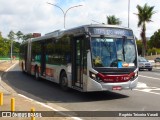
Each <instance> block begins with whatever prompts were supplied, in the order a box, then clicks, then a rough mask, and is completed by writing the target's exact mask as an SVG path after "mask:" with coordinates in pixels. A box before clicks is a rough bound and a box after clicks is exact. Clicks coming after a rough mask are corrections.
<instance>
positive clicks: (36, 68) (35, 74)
mask: <svg viewBox="0 0 160 120" xmlns="http://www.w3.org/2000/svg"><path fill="white" fill-rule="evenodd" d="M34 77H35V79H36V80H39V71H38V67H35V73H34Z"/></svg>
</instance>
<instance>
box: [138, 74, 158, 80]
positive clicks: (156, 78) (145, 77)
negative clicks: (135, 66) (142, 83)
mask: <svg viewBox="0 0 160 120" xmlns="http://www.w3.org/2000/svg"><path fill="white" fill-rule="evenodd" d="M139 76H140V77H145V78H151V79H155V80H160V78H155V77H149V76H144V75H139Z"/></svg>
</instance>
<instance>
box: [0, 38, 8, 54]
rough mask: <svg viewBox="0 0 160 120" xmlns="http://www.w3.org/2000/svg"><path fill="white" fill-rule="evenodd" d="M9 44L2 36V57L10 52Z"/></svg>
mask: <svg viewBox="0 0 160 120" xmlns="http://www.w3.org/2000/svg"><path fill="white" fill-rule="evenodd" d="M8 44H9V43H8V42H7V41H6V40H5V39H4V38H3V37H2V35H0V56H7V54H8V52H9V47H8Z"/></svg>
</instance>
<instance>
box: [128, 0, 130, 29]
mask: <svg viewBox="0 0 160 120" xmlns="http://www.w3.org/2000/svg"><path fill="white" fill-rule="evenodd" d="M129 18H130V0H128V28H129Z"/></svg>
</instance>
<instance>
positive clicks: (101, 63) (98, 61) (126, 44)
mask: <svg viewBox="0 0 160 120" xmlns="http://www.w3.org/2000/svg"><path fill="white" fill-rule="evenodd" d="M91 50H92V63H93V66H94V67H135V66H136V49H135V42H134V40H128V39H126V40H124V39H123V38H116V39H115V38H92V40H91Z"/></svg>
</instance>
